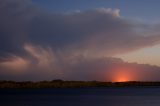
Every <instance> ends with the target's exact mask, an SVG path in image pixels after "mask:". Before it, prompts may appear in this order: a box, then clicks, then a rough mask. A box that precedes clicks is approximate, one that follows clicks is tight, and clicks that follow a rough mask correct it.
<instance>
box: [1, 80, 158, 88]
mask: <svg viewBox="0 0 160 106" xmlns="http://www.w3.org/2000/svg"><path fill="white" fill-rule="evenodd" d="M150 86H151V87H152V86H157V87H160V82H138V81H129V82H99V81H63V80H53V81H40V82H31V81H26V82H14V81H0V88H83V87H84V88H86V87H150Z"/></svg>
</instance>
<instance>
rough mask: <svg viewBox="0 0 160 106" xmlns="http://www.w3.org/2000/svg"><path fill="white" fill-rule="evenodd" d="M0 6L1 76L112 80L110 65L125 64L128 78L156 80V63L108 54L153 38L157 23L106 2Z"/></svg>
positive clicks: (0, 1) (6, 0)
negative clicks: (71, 6) (75, 7)
mask: <svg viewBox="0 0 160 106" xmlns="http://www.w3.org/2000/svg"><path fill="white" fill-rule="evenodd" d="M0 8H1V9H0V15H1V17H0V23H1V25H0V42H1V45H0V57H1V58H0V69H1V70H5V71H1V72H0V76H2V77H1V79H15V80H51V79H56V78H62V79H70V80H114V79H113V76H116V75H114V73H118V72H116V71H114V70H117V69H113V67H119V68H121V67H123V68H124V67H125V68H127V69H128V68H129V67H130V68H131V69H129V70H132V71H129V70H128V71H127V73H128V72H130V73H131V74H132V73H133V75H134V76H132V77H133V78H132V77H131V76H130V78H131V80H136V79H138V80H160V79H157V78H158V77H157V75H159V72H158V70H159V69H160V68H159V67H156V66H150V65H140V64H133V63H126V62H123V61H122V60H121V59H117V58H111V57H110V56H114V55H116V54H122V53H127V52H131V51H134V50H138V49H141V48H145V47H149V46H153V45H156V44H159V43H160V36H159V34H160V32H159V25H150V24H145V23H138V22H136V21H131V20H128V19H125V18H124V17H122V16H121V15H120V13H119V12H120V10H119V9H110V8H98V9H92V10H86V11H75V12H74V11H72V12H66V13H61V14H53V13H48V12H45V11H43V10H42V9H39V8H38V7H35V6H34V5H33V4H32V2H29V1H27V0H14V1H13V0H0ZM135 68H136V69H135ZM17 70H18V71H17ZM19 70H21V71H22V72H19ZM133 70H134V71H133ZM145 71H146V72H145ZM113 72H114V73H113ZM14 73H19V74H14ZM146 73H147V74H146ZM149 75H150V76H149ZM17 76H18V77H17Z"/></svg>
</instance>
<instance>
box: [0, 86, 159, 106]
mask: <svg viewBox="0 0 160 106" xmlns="http://www.w3.org/2000/svg"><path fill="white" fill-rule="evenodd" d="M0 106H160V88H81V89H23V90H16V89H12V90H0Z"/></svg>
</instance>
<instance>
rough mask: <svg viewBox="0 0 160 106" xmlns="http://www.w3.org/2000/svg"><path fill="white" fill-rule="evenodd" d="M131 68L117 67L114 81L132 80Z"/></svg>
mask: <svg viewBox="0 0 160 106" xmlns="http://www.w3.org/2000/svg"><path fill="white" fill-rule="evenodd" d="M130 70H131V69H128V68H116V69H115V70H114V71H116V72H115V73H114V74H113V80H112V81H113V82H126V81H130V80H131V74H130V73H128V72H129V71H130Z"/></svg>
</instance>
